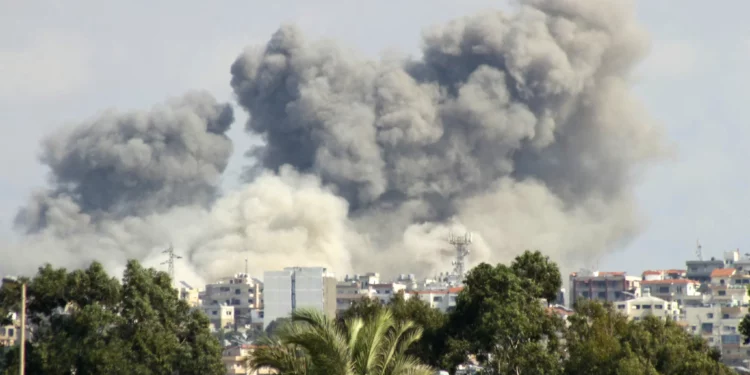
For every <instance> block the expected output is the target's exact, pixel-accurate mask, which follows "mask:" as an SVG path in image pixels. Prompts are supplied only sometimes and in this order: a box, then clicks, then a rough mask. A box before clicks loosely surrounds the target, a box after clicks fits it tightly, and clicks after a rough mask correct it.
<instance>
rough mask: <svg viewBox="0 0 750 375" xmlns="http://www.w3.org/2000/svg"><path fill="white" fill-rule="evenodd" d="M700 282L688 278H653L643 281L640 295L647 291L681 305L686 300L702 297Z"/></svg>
mask: <svg viewBox="0 0 750 375" xmlns="http://www.w3.org/2000/svg"><path fill="white" fill-rule="evenodd" d="M699 289H700V283H699V282H697V281H695V280H688V279H651V280H643V281H641V293H640V295H646V294H647V293H648V294H650V295H651V296H653V297H657V298H661V299H663V300H665V301H675V302H677V303H679V304H680V305H683V304H685V301H686V300H690V299H696V298H700V295H701V292H700V290H699Z"/></svg>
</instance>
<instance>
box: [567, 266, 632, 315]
mask: <svg viewBox="0 0 750 375" xmlns="http://www.w3.org/2000/svg"><path fill="white" fill-rule="evenodd" d="M569 281H570V295H569V298H570V306H571V307H572V306H575V305H576V301H578V299H585V300H597V301H602V302H604V301H608V302H617V301H624V300H626V299H629V298H632V297H633V296H637V293H639V292H640V283H641V278H640V277H638V276H628V275H627V274H626V273H625V272H599V271H594V272H589V271H581V272H573V273H571V274H570V279H569Z"/></svg>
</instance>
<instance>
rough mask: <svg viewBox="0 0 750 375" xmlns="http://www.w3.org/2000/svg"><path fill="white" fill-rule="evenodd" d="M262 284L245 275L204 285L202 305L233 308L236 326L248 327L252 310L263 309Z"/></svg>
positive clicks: (241, 274)
mask: <svg viewBox="0 0 750 375" xmlns="http://www.w3.org/2000/svg"><path fill="white" fill-rule="evenodd" d="M262 291H263V283H262V282H261V281H260V280H258V279H255V278H252V277H250V275H248V274H245V273H238V274H235V275H234V276H232V277H228V278H225V279H221V280H218V281H216V282H214V283H212V284H208V285H206V290H205V292H204V293H203V296H202V302H203V305H207V306H213V305H227V306H232V307H233V308H234V310H235V311H234V313H233V315H234V317H235V318H236V320H237V324H239V325H242V326H249V325H250V324H252V323H253V322H252V319H251V316H252V314H253V311H254V310H258V309H262V308H263V294H262Z"/></svg>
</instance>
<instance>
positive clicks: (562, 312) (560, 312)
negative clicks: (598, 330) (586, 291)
mask: <svg viewBox="0 0 750 375" xmlns="http://www.w3.org/2000/svg"><path fill="white" fill-rule="evenodd" d="M547 312H551V313H556V314H558V315H565V316H570V315H573V314H574V312H572V311H567V310H565V309H561V308H559V307H548V308H547Z"/></svg>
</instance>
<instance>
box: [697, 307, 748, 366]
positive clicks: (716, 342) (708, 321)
mask: <svg viewBox="0 0 750 375" xmlns="http://www.w3.org/2000/svg"><path fill="white" fill-rule="evenodd" d="M747 313H748V308H747V306H738V305H734V306H732V305H722V304H710V305H703V306H689V307H686V308H685V314H684V316H685V321H686V323H687V329H688V331H689V332H692V333H694V334H696V335H699V336H701V337H703V338H704V339H705V340H706V341H707V342H708V344H709V345H710V346H712V347H715V348H717V349H719V350H720V352H721V356H722V361H723V362H724V363H727V364H730V365H740V364H742V361H743V360H747V359H748V358H750V346H747V345H744V344H742V337H741V336H742V335H741V334H740V332H739V326H740V322H742V319H743V318H744V317H745V315H746V314H747Z"/></svg>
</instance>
